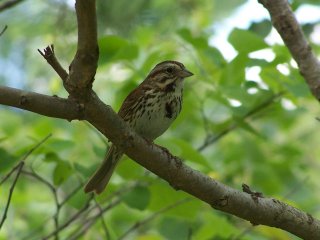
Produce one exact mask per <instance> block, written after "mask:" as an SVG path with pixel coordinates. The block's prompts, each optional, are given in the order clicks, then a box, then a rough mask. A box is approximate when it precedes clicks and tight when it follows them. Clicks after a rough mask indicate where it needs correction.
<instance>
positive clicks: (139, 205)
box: [123, 186, 150, 211]
mask: <svg viewBox="0 0 320 240" xmlns="http://www.w3.org/2000/svg"><path fill="white" fill-rule="evenodd" d="M123 200H124V202H125V203H126V204H127V205H128V206H129V207H131V208H135V209H138V210H141V211H142V210H144V209H146V208H147V206H148V204H149V202H150V191H149V189H148V188H147V187H144V186H137V187H135V188H134V189H133V190H132V191H130V192H129V193H127V194H126V195H125V196H124V197H123Z"/></svg>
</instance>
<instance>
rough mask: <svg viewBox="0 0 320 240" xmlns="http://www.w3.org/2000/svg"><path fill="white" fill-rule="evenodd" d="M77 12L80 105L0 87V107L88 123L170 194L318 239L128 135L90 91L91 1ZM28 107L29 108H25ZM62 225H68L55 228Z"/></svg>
mask: <svg viewBox="0 0 320 240" xmlns="http://www.w3.org/2000/svg"><path fill="white" fill-rule="evenodd" d="M76 11H77V17H78V26H79V34H78V38H79V43H78V50H77V54H76V56H75V59H74V60H73V62H72V65H71V70H70V76H69V78H68V79H67V86H66V89H67V91H68V92H69V93H70V95H71V96H72V97H75V98H76V99H77V100H79V101H80V102H82V104H81V105H78V104H76V103H74V102H73V101H70V100H66V99H61V98H55V97H48V96H45V95H41V94H36V93H25V92H22V91H20V90H12V89H8V88H3V87H2V88H0V103H2V104H5V105H10V106H14V107H18V108H22V109H26V110H29V111H33V112H36V113H40V114H43V115H46V116H50V117H58V118H65V119H68V120H72V119H84V120H87V121H88V122H90V123H91V124H92V125H93V126H94V127H96V128H97V129H98V130H99V131H100V132H101V133H103V134H104V136H106V137H107V138H109V139H110V140H111V141H112V142H113V143H114V144H115V145H117V146H119V147H121V148H122V149H123V150H124V152H125V153H126V154H127V155H128V156H129V157H130V158H132V159H133V160H135V161H136V162H137V163H139V164H140V165H142V166H143V167H145V168H147V169H149V170H150V171H151V172H153V173H155V174H156V175H158V176H159V177H161V178H163V179H165V180H166V181H168V183H169V184H170V185H171V186H173V187H174V188H175V189H181V190H183V191H185V192H187V193H189V194H191V195H193V196H195V197H196V198H198V199H200V200H202V201H204V202H206V203H208V204H210V205H211V206H212V207H213V208H215V209H217V210H221V211H224V212H226V213H230V214H233V215H235V216H238V217H240V218H243V219H246V220H248V221H250V222H251V223H253V224H255V225H256V224H264V225H268V226H272V227H277V228H281V229H283V230H286V231H288V232H291V233H293V234H295V235H296V236H299V237H301V238H308V239H320V221H319V220H317V219H314V218H313V217H311V215H309V214H307V213H304V212H303V211H301V210H298V209H296V208H294V207H292V206H289V205H287V204H285V203H283V202H280V201H278V200H275V199H272V198H260V197H256V198H253V196H252V195H251V194H249V193H244V192H241V191H239V190H236V189H232V188H230V187H228V186H226V185H224V184H222V183H220V182H218V181H216V180H214V179H211V178H210V177H209V176H206V175H204V174H202V173H200V172H198V171H196V170H193V169H191V168H190V167H188V166H186V165H185V164H184V163H183V162H182V160H181V159H180V158H178V157H175V156H172V155H171V154H170V153H169V152H168V151H166V150H164V149H163V148H161V147H159V146H156V145H153V144H150V143H148V142H146V140H144V139H143V138H142V137H140V136H138V135H137V134H136V133H135V132H134V131H133V130H131V129H130V128H129V127H128V126H127V124H126V123H125V122H124V121H123V120H122V119H121V118H119V116H118V115H117V114H116V113H115V112H114V111H113V110H112V109H111V107H109V106H106V105H105V104H104V103H103V102H102V101H101V100H100V99H99V98H98V96H97V95H96V94H95V93H94V92H92V90H91V83H92V81H93V78H94V74H95V69H96V66H97V58H98V50H97V44H96V21H95V2H94V1H93V0H78V1H77V4H76ZM301 64H302V63H300V66H301ZM2 92H4V93H6V96H7V97H3V96H2ZM8 93H10V94H12V95H14V97H13V99H11V100H7V99H6V98H9V97H10V94H9V95H8ZM22 93H24V94H23V95H22V96H21V94H22ZM84 93H85V94H84ZM26 96H27V97H26ZM35 99H36V100H37V101H35ZM41 100H45V101H41ZM31 102H32V106H31V104H29V103H31ZM33 104H35V106H33ZM79 106H81V108H80V107H79ZM69 107H70V108H69ZM48 108H52V109H49V110H48ZM79 109H80V110H79ZM80 113H81V114H80ZM244 209H246V210H244ZM65 226H67V225H62V226H60V227H65ZM52 234H53V235H54V233H52ZM50 236H52V235H51V234H50Z"/></svg>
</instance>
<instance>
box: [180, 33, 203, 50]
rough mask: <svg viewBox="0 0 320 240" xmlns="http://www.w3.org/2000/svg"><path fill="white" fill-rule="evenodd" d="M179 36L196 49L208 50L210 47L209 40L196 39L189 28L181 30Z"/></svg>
mask: <svg viewBox="0 0 320 240" xmlns="http://www.w3.org/2000/svg"><path fill="white" fill-rule="evenodd" d="M178 34H179V36H180V37H181V38H182V39H184V40H185V41H187V42H188V43H190V44H191V45H193V46H194V47H196V48H207V47H208V40H207V39H206V38H203V37H194V36H192V34H191V32H190V30H189V29H187V28H183V29H180V30H179V31H178Z"/></svg>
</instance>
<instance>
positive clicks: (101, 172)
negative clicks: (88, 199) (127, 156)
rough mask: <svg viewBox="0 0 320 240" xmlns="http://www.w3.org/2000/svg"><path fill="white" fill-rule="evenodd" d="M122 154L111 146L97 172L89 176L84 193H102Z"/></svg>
mask: <svg viewBox="0 0 320 240" xmlns="http://www.w3.org/2000/svg"><path fill="white" fill-rule="evenodd" d="M122 154H123V153H122V152H121V151H119V150H118V149H117V148H116V147H115V146H114V145H112V146H111V147H110V149H109V151H108V153H107V155H106V157H105V159H104V160H103V162H102V164H101V165H100V167H99V168H98V170H97V171H96V172H95V173H94V174H93V175H92V176H91V178H90V179H89V181H88V182H87V184H86V185H85V187H84V192H85V193H89V192H93V191H94V192H96V193H97V194H100V193H102V191H103V190H104V189H105V187H106V186H107V184H108V182H109V180H110V178H111V175H112V173H113V171H114V169H115V167H116V166H117V163H118V162H119V160H120V158H121V156H122Z"/></svg>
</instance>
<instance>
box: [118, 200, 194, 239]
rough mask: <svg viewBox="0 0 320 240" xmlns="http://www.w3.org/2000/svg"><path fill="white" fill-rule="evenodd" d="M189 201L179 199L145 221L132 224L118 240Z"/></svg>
mask: <svg viewBox="0 0 320 240" xmlns="http://www.w3.org/2000/svg"><path fill="white" fill-rule="evenodd" d="M190 200H191V198H184V199H180V200H179V201H177V202H175V203H173V204H170V205H168V206H166V207H164V208H161V209H160V210H159V211H157V212H155V213H153V214H151V215H150V216H148V217H146V218H145V219H143V220H142V221H138V222H136V223H135V224H133V225H132V226H131V227H130V228H129V229H128V230H127V231H125V232H124V233H123V234H122V235H121V236H120V237H119V240H121V239H125V238H126V237H127V236H128V235H129V234H130V233H132V232H133V231H135V230H137V229H138V228H140V227H141V226H143V225H145V224H147V223H149V222H151V221H152V220H153V219H155V218H156V217H158V216H159V215H160V214H161V213H164V212H166V211H169V210H171V209H172V208H175V207H177V206H179V205H181V204H183V203H186V202H189V201H190Z"/></svg>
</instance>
